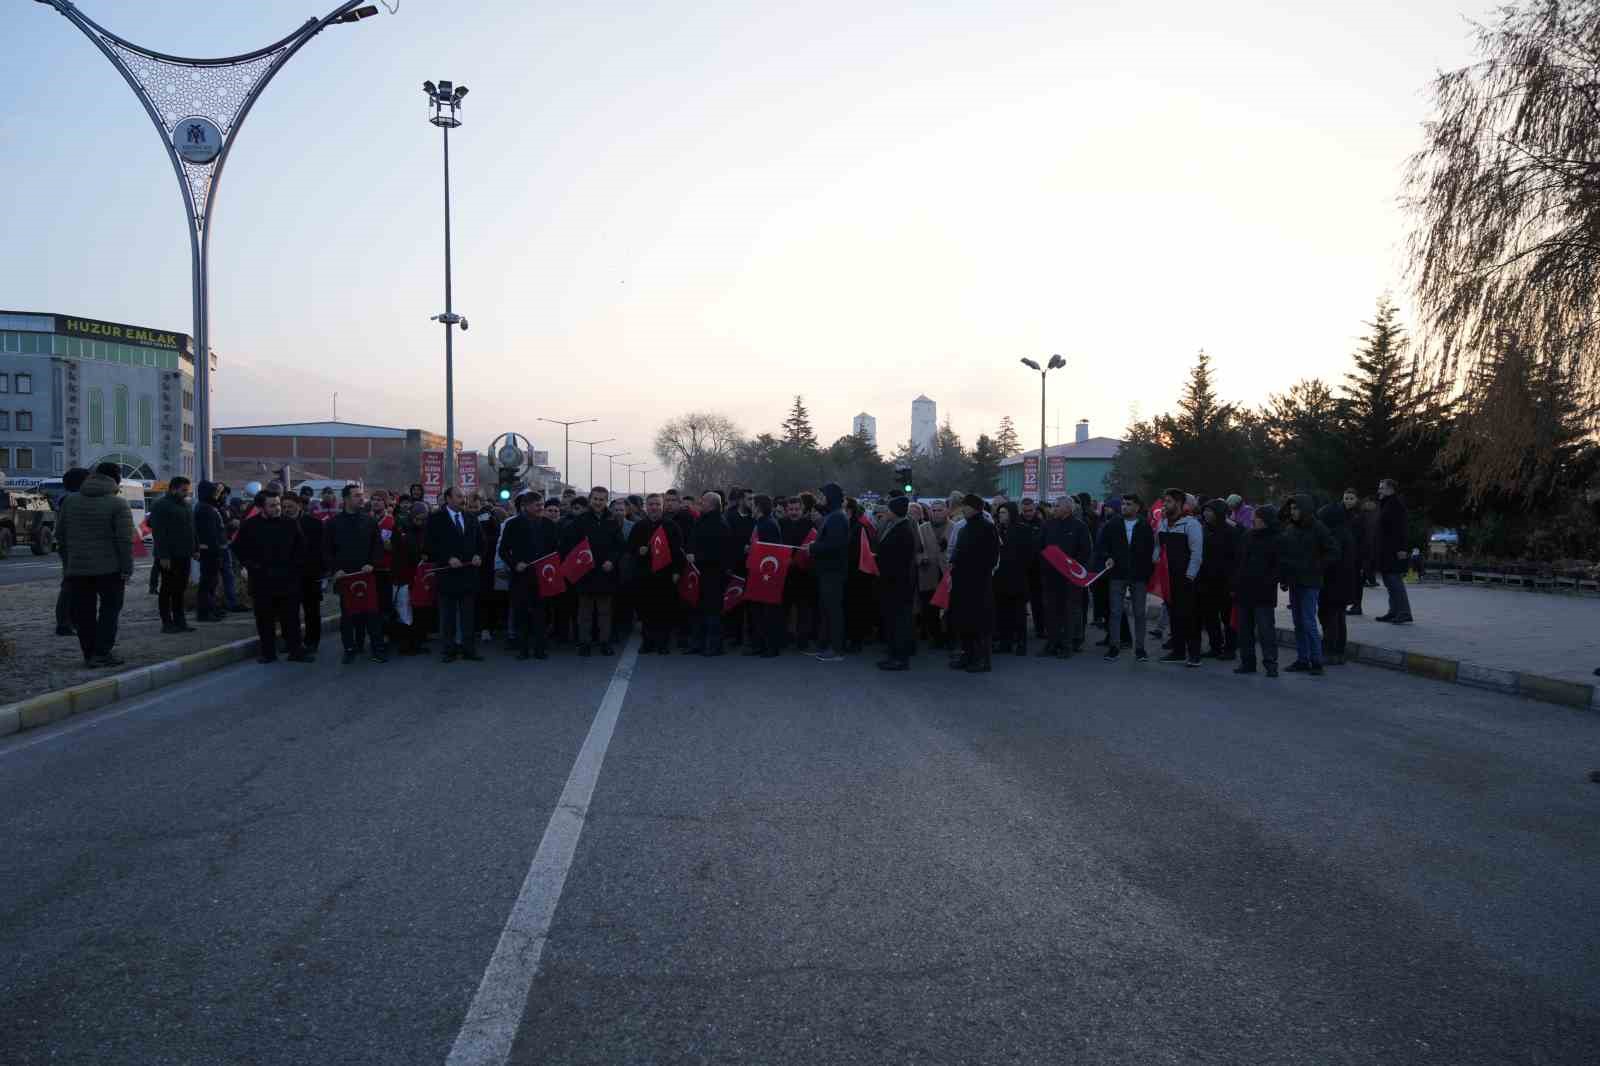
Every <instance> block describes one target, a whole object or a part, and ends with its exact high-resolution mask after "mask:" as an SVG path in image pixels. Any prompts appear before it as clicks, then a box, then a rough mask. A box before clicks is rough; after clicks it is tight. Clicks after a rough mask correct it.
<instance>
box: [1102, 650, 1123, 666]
mask: <svg viewBox="0 0 1600 1066" xmlns="http://www.w3.org/2000/svg"><path fill="white" fill-rule="evenodd" d="M1100 658H1102V659H1104V660H1105V661H1106V662H1108V663H1114V662H1116V661H1117V659H1118V658H1120V655H1119V653H1118V652H1117V649H1116V648H1108V649H1107V650H1106V653H1105V654H1104V655H1102V656H1100Z"/></svg>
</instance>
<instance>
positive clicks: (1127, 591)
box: [1094, 492, 1159, 663]
mask: <svg viewBox="0 0 1600 1066" xmlns="http://www.w3.org/2000/svg"><path fill="white" fill-rule="evenodd" d="M1118 509H1119V511H1120V513H1119V514H1118V515H1117V516H1116V517H1115V518H1112V519H1109V520H1108V521H1106V522H1105V523H1104V524H1103V525H1102V526H1101V527H1100V536H1099V538H1098V540H1097V542H1096V547H1095V555H1094V569H1096V570H1103V569H1105V565H1106V563H1108V562H1109V563H1110V564H1111V570H1110V572H1109V573H1107V574H1106V576H1105V578H1104V579H1103V580H1104V581H1105V582H1106V584H1107V585H1108V586H1110V587H1109V589H1108V590H1107V603H1106V608H1107V614H1108V618H1109V624H1108V628H1107V633H1108V635H1109V640H1108V641H1107V647H1106V655H1105V658H1106V661H1107V662H1113V661H1115V660H1116V658H1117V656H1118V655H1119V654H1120V653H1121V645H1122V601H1123V598H1124V597H1126V596H1131V597H1132V600H1133V611H1132V613H1133V632H1132V634H1131V635H1132V637H1133V658H1134V661H1136V662H1141V663H1142V662H1148V661H1149V658H1150V657H1149V655H1148V654H1146V652H1145V650H1144V637H1145V632H1146V629H1145V617H1144V614H1145V601H1146V600H1147V599H1148V598H1149V589H1150V575H1151V574H1153V573H1155V569H1156V556H1157V555H1158V554H1159V552H1158V549H1157V548H1156V534H1155V531H1154V530H1153V529H1151V528H1150V523H1149V522H1147V521H1145V518H1144V513H1143V512H1144V501H1143V500H1141V499H1140V498H1139V494H1138V493H1136V492H1130V493H1127V494H1125V495H1124V496H1123V497H1122V499H1121V500H1120V501H1119V502H1118Z"/></svg>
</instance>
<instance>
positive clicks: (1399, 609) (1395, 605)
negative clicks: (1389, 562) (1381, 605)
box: [1383, 573, 1411, 622]
mask: <svg viewBox="0 0 1600 1066" xmlns="http://www.w3.org/2000/svg"><path fill="white" fill-rule="evenodd" d="M1383 587H1384V588H1386V589H1388V590H1389V617H1390V618H1399V619H1404V620H1405V621H1407V622H1409V621H1411V597H1410V596H1408V595H1406V575H1405V574H1404V573H1393V574H1388V573H1386V574H1384V575H1383Z"/></svg>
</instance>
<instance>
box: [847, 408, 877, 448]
mask: <svg viewBox="0 0 1600 1066" xmlns="http://www.w3.org/2000/svg"><path fill="white" fill-rule="evenodd" d="M850 435H851V436H853V437H865V438H867V439H868V440H869V441H871V442H872V446H873V447H874V448H876V447H877V446H878V420H877V419H876V418H873V417H872V416H871V415H869V414H867V413H866V412H865V411H862V412H861V413H860V414H858V415H856V416H855V417H854V418H852V419H851V420H850Z"/></svg>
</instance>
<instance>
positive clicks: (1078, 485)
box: [1000, 419, 1122, 500]
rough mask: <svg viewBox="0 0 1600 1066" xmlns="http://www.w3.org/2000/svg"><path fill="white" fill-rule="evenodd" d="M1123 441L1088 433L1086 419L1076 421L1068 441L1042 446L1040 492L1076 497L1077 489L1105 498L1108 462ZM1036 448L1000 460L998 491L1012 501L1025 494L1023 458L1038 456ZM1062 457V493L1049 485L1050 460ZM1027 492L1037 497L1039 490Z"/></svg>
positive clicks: (1109, 468)
mask: <svg viewBox="0 0 1600 1066" xmlns="http://www.w3.org/2000/svg"><path fill="white" fill-rule="evenodd" d="M1121 447H1122V442H1121V441H1120V440H1117V439H1116V438H1114V437H1091V436H1089V422H1088V420H1087V419H1084V420H1081V421H1079V422H1078V426H1077V432H1076V433H1075V434H1074V435H1073V441H1072V443H1071V444H1052V445H1051V446H1050V447H1048V448H1046V449H1045V456H1046V461H1045V464H1044V469H1043V470H1041V471H1040V474H1039V476H1040V478H1041V479H1042V482H1043V484H1042V489H1043V495H1044V496H1046V497H1048V498H1054V497H1056V496H1061V495H1066V496H1076V495H1078V493H1080V492H1087V493H1088V494H1089V495H1090V496H1092V497H1093V498H1094V499H1096V500H1100V499H1104V498H1105V494H1106V475H1108V474H1110V473H1111V463H1112V461H1113V460H1114V459H1116V457H1117V451H1118V450H1119V449H1121ZM1038 456H1039V449H1038V448H1034V449H1032V450H1031V451H1026V452H1022V453H1021V454H1019V455H1010V456H1007V457H1006V458H1004V459H1002V460H1001V461H1000V491H1001V492H1003V493H1005V494H1006V496H1008V497H1009V498H1011V499H1013V500H1018V499H1021V498H1022V497H1023V495H1024V494H1025V493H1024V491H1023V482H1022V473H1023V460H1024V459H1027V458H1035V459H1036V458H1038ZM1055 456H1062V457H1064V458H1065V460H1066V468H1065V470H1064V473H1065V475H1066V489H1065V492H1062V491H1059V490H1053V489H1052V488H1051V486H1050V473H1049V459H1050V458H1054V457H1055ZM1026 495H1029V496H1033V497H1034V498H1036V499H1037V498H1038V496H1039V495H1040V493H1039V492H1038V491H1034V490H1029V491H1027V492H1026Z"/></svg>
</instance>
